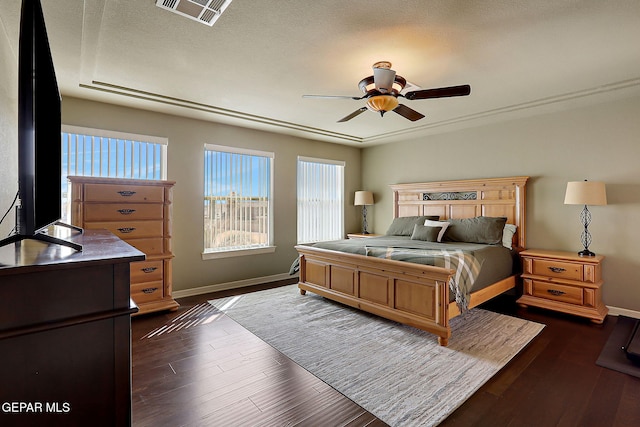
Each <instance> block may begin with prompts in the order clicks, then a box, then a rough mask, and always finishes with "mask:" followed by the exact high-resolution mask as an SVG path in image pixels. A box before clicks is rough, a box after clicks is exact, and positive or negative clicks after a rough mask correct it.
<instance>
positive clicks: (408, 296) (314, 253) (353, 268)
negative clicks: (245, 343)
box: [296, 176, 528, 346]
mask: <svg viewBox="0 0 640 427" xmlns="http://www.w3.org/2000/svg"><path fill="white" fill-rule="evenodd" d="M527 179H528V177H523V176H519V177H509V178H489V179H473V180H462V181H441V182H425V183H411V184H394V185H391V190H392V191H393V217H394V218H396V217H405V216H416V215H438V216H439V217H440V219H441V220H445V219H450V218H472V217H476V216H481V215H482V216H490V217H507V223H508V224H515V225H516V226H517V231H516V234H515V235H514V237H513V248H514V250H517V251H520V250H522V249H524V248H525V237H526V222H525V212H526V209H525V196H526V182H527ZM296 249H297V251H298V254H299V255H300V279H299V282H298V287H299V288H300V293H301V294H303V295H304V294H305V293H306V291H310V292H313V293H315V294H318V295H322V296H323V297H326V298H328V299H331V300H334V301H338V302H340V303H343V304H346V305H348V306H351V307H355V308H358V309H361V310H364V311H367V312H369V313H372V314H375V315H378V316H381V317H384V318H387V319H390V320H394V321H397V322H400V323H403V324H407V325H411V326H414V327H416V328H420V329H423V330H425V331H429V332H432V333H434V334H436V335H437V336H438V342H439V344H440V345H443V346H446V345H447V344H448V340H449V337H450V336H451V329H450V327H449V319H451V318H453V317H455V316H457V315H458V314H460V310H459V308H458V306H457V305H456V303H455V302H451V303H449V286H448V283H449V279H450V278H451V275H452V274H453V270H450V269H446V268H440V267H432V266H427V265H422V264H414V263H409V262H404V261H395V260H390V259H382V258H376V257H370V256H364V255H357V254H350V253H343V252H337V251H333V250H327V249H320V248H314V247H313V246H307V245H299V246H296ZM515 284H516V275H512V276H510V277H508V278H506V279H503V280H501V281H499V282H496V283H494V284H492V285H490V286H488V287H485V288H483V289H481V290H479V291H476V292H474V293H472V294H471V299H470V303H469V308H471V307H475V306H477V305H478V304H481V303H483V302H485V301H488V300H489V299H491V298H493V297H495V296H497V295H499V294H501V293H503V292H505V291H507V290H509V289H511V288H513V287H515Z"/></svg>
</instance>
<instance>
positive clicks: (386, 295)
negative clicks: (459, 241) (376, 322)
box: [296, 246, 454, 346]
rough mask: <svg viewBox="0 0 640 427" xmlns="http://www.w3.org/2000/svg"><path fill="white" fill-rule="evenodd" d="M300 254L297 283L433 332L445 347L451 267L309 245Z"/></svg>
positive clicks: (356, 306)
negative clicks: (336, 250)
mask: <svg viewBox="0 0 640 427" xmlns="http://www.w3.org/2000/svg"><path fill="white" fill-rule="evenodd" d="M296 249H297V250H298V253H299V255H300V280H299V282H298V287H299V288H300V292H301V293H302V294H304V293H305V292H306V291H310V292H313V293H315V294H318V295H321V296H323V297H326V298H328V299H331V300H334V301H337V302H340V303H342V304H345V305H348V306H351V307H355V308H358V309H360V310H363V311H367V312H369V313H372V314H375V315H377V316H380V317H384V318H386V319H389V320H393V321H396V322H400V323H403V324H406V325H410V326H413V327H416V328H419V329H422V330H425V331H428V332H431V333H433V334H436V335H437V336H438V343H439V344H440V345H443V346H446V345H447V344H448V340H449V337H450V336H451V329H450V328H449V287H448V283H449V279H450V278H451V276H452V274H454V271H453V270H450V269H446V268H439V267H432V266H427V265H420V264H413V263H408V262H403V261H395V260H388V259H381V258H374V257H367V256H364V255H356V254H347V253H341V252H335V251H330V250H326V249H319V248H314V247H310V246H296Z"/></svg>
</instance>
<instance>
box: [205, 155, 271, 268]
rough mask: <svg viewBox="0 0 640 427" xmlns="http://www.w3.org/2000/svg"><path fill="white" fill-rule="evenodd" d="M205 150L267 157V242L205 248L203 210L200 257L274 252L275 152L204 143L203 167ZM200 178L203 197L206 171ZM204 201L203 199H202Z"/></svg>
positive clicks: (217, 257)
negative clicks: (254, 244)
mask: <svg viewBox="0 0 640 427" xmlns="http://www.w3.org/2000/svg"><path fill="white" fill-rule="evenodd" d="M207 150H211V151H219V152H224V153H230V154H240V155H248V156H258V157H266V158H268V159H269V180H268V185H269V189H268V192H267V193H268V210H267V212H268V213H267V214H268V215H269V219H268V239H267V240H268V242H267V243H266V244H264V245H261V246H252V247H240V248H239V247H229V248H227V249H225V248H222V249H213V248H206V247H204V246H205V244H206V242H205V239H206V235H205V234H206V233H205V229H204V227H206V221H207V220H206V218H205V212H204V211H203V251H202V259H203V260H209V259H220V258H230V257H236V256H245V255H257V254H263V253H272V252H275V250H276V246H275V245H274V244H273V242H274V235H273V230H274V227H273V224H274V216H273V209H274V186H273V183H274V164H275V153H272V152H268V151H260V150H253V149H248V148H238V147H230V146H224V145H216V144H204V150H203V167H204V161H205V159H204V155H205V152H206V151H207ZM202 179H203V184H204V185H203V197H207V195H206V194H204V191H205V189H206V183H205V182H204V181H205V179H206V171H204V170H203V174H202ZM203 202H204V200H203ZM203 207H204V205H203Z"/></svg>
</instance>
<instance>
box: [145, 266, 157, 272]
mask: <svg viewBox="0 0 640 427" xmlns="http://www.w3.org/2000/svg"><path fill="white" fill-rule="evenodd" d="M157 269H158V267H145V268H143V269H142V271H143V272H145V273H153V272H154V271H156V270H157Z"/></svg>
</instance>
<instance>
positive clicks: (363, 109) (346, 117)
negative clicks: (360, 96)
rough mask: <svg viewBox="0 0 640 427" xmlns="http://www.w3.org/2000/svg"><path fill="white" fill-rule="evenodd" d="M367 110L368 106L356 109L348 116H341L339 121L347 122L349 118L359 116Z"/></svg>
mask: <svg viewBox="0 0 640 427" xmlns="http://www.w3.org/2000/svg"><path fill="white" fill-rule="evenodd" d="M365 111H367V107H361V108H358V109H357V110H356V111H354V112H353V113H351V114H349V115H348V116H345V117H343V118H341V119H340V120H338V123H342V122H346V121H348V120H351V119H353V118H354V117H356V116H359V115H360V114H362V113H363V112H365Z"/></svg>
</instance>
